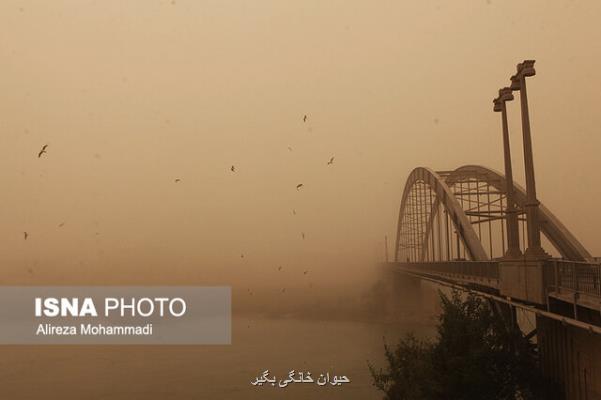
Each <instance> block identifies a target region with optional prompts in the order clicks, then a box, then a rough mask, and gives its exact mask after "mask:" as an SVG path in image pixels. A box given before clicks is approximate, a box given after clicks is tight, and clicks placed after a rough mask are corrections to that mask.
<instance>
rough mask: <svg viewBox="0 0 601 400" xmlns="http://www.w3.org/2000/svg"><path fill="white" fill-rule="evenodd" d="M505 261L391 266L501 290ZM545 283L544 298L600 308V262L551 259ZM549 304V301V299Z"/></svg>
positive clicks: (465, 283) (463, 284)
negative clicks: (501, 272)
mask: <svg viewBox="0 0 601 400" xmlns="http://www.w3.org/2000/svg"><path fill="white" fill-rule="evenodd" d="M501 264H502V261H500V260H492V261H467V260H456V261H446V262H393V263H387V264H386V265H387V267H388V268H392V269H393V270H394V271H398V272H408V273H411V274H414V275H418V276H424V277H430V278H432V277H433V278H437V279H441V280H443V281H447V282H452V283H454V284H457V285H462V286H474V285H477V286H479V287H484V288H488V289H490V290H491V291H494V292H497V293H500V294H501V295H503V293H502V291H501V287H502V285H501V283H502V282H501V279H502V278H501V274H500V269H501V268H502V266H501ZM542 280H543V282H542V284H543V286H544V291H545V297H546V298H548V299H557V300H561V301H563V302H566V303H570V304H572V305H573V306H574V307H575V309H576V306H578V307H585V308H588V309H590V310H593V311H601V263H598V262H595V263H590V262H579V261H567V260H562V259H550V260H547V261H546V262H544V268H543V271H542ZM547 303H548V300H547Z"/></svg>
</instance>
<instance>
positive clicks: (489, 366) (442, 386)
mask: <svg viewBox="0 0 601 400" xmlns="http://www.w3.org/2000/svg"><path fill="white" fill-rule="evenodd" d="M440 300H441V305H442V312H441V314H440V317H439V322H438V327H437V332H438V334H437V340H436V341H435V342H429V341H423V340H418V339H416V338H415V337H414V336H413V335H407V336H405V337H404V338H402V339H401V340H400V342H399V343H398V345H397V346H396V347H395V348H394V349H391V348H390V347H389V346H388V345H385V346H384V348H385V353H386V360H387V364H388V366H387V368H386V369H385V370H383V369H379V370H376V368H374V367H373V366H372V365H371V364H370V365H369V368H370V371H371V374H372V376H373V379H374V385H375V386H376V387H377V388H378V389H380V390H381V391H383V392H384V393H385V397H384V399H386V400H425V399H428V400H439V399H440V400H472V399H473V400H489V399H490V400H509V399H511V400H515V399H524V400H530V399H533V400H534V399H552V398H554V396H557V394H558V392H557V390H554V389H556V388H554V387H551V386H549V385H546V382H545V381H544V379H543V377H542V374H541V372H540V369H539V367H538V363H537V357H536V351H535V346H534V345H533V344H532V343H531V342H530V341H529V340H528V339H527V338H525V337H524V336H523V335H522V333H521V331H520V330H519V328H518V327H517V326H516V325H515V324H511V323H510V322H509V321H506V318H503V317H502V313H500V312H499V311H500V310H499V309H497V308H496V307H494V306H492V305H491V303H489V302H488V301H487V300H485V299H482V298H481V297H478V296H476V295H474V294H469V295H468V296H467V298H466V299H465V300H463V299H462V298H461V296H460V294H459V293H458V292H456V291H455V292H453V293H452V295H451V297H447V296H446V295H444V294H443V293H440Z"/></svg>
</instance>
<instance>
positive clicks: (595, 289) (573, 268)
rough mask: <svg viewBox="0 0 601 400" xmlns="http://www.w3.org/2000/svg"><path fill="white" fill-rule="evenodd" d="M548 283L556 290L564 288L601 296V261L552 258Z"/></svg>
mask: <svg viewBox="0 0 601 400" xmlns="http://www.w3.org/2000/svg"><path fill="white" fill-rule="evenodd" d="M545 275H546V278H545V280H546V283H547V287H551V288H553V289H554V291H556V292H561V291H562V290H564V291H567V292H571V293H578V294H585V295H589V296H595V297H599V298H601V263H589V262H581V261H567V260H550V261H549V265H548V268H547V273H546V274H545Z"/></svg>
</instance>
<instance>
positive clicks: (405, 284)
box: [382, 271, 425, 320]
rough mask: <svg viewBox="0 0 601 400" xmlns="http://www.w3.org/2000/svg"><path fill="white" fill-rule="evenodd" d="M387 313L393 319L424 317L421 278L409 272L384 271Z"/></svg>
mask: <svg viewBox="0 0 601 400" xmlns="http://www.w3.org/2000/svg"><path fill="white" fill-rule="evenodd" d="M382 279H383V281H384V287H385V291H386V293H385V296H386V299H387V300H386V315H387V316H388V317H390V318H391V319H393V320H399V319H406V318H423V313H424V311H425V310H424V307H423V306H424V301H423V300H424V297H423V292H422V284H421V279H419V278H417V277H413V276H410V275H407V274H403V273H399V272H393V271H387V272H386V271H384V272H383V276H382Z"/></svg>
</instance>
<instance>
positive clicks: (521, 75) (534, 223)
mask: <svg viewBox="0 0 601 400" xmlns="http://www.w3.org/2000/svg"><path fill="white" fill-rule="evenodd" d="M535 74H536V71H535V70H534V60H525V61H524V62H522V63H520V64H518V65H517V73H516V74H515V75H513V76H512V77H511V87H510V88H511V90H514V91H515V90H519V91H520V104H521V108H522V133H523V136H524V167H525V170H526V204H525V207H524V208H525V209H526V221H527V223H528V248H527V249H526V251H525V252H524V255H525V256H526V257H528V258H533V259H540V258H547V257H548V255H547V253H545V251H544V250H543V248H542V247H541V242H540V225H539V220H538V205H539V201H538V199H537V198H536V183H535V180H534V159H533V156H532V137H531V135H530V116H529V114H528V95H527V93H526V77H529V76H534V75H535Z"/></svg>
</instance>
